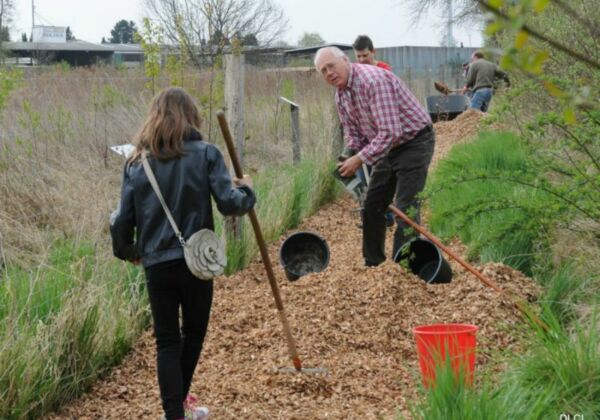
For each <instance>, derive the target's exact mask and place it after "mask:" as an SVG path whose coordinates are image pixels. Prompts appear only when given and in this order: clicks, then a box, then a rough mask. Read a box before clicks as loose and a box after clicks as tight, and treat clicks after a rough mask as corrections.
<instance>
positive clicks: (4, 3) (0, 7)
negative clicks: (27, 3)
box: [0, 0, 15, 51]
mask: <svg viewBox="0 0 600 420" xmlns="http://www.w3.org/2000/svg"><path fill="white" fill-rule="evenodd" d="M14 11H15V5H14V3H13V0H0V51H1V50H2V42H3V41H8V39H9V38H10V35H9V32H8V26H9V25H10V23H11V22H12V17H13V13H14ZM5 30H6V33H4V31H5ZM5 36H6V39H4V37H5Z"/></svg>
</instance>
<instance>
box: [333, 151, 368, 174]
mask: <svg viewBox="0 0 600 420" xmlns="http://www.w3.org/2000/svg"><path fill="white" fill-rule="evenodd" d="M362 163H363V161H362V160H361V158H360V157H359V156H358V155H354V156H352V157H349V158H348V159H346V160H345V161H343V162H339V163H338V172H339V173H340V175H341V176H343V177H348V176H352V175H354V173H355V172H356V171H358V168H360V167H361V165H362Z"/></svg>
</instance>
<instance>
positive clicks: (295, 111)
mask: <svg viewBox="0 0 600 420" xmlns="http://www.w3.org/2000/svg"><path fill="white" fill-rule="evenodd" d="M279 99H280V100H281V101H283V102H285V103H288V104H290V114H291V118H292V161H293V162H294V164H297V163H300V160H301V151H300V150H301V149H300V105H298V104H297V103H295V102H292V101H290V100H289V99H287V98H284V97H283V96H280V97H279Z"/></svg>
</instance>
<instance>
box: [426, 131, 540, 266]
mask: <svg viewBox="0 0 600 420" xmlns="http://www.w3.org/2000/svg"><path fill="white" fill-rule="evenodd" d="M536 176H537V174H536V172H535V168H533V167H532V165H531V164H530V162H529V160H528V159H527V151H526V149H525V148H524V147H523V145H522V142H521V141H520V139H519V138H518V137H516V136H514V135H512V134H509V133H483V134H481V135H480V137H479V138H478V139H476V140H475V141H473V142H472V143H469V144H465V145H458V146H456V147H455V148H454V149H453V150H452V151H451V152H450V154H449V156H448V158H447V159H446V160H444V161H443V162H441V163H440V165H439V167H438V169H437V170H436V172H435V173H434V174H433V177H432V182H431V183H430V184H429V186H428V190H427V193H428V195H429V196H430V198H429V205H430V207H431V210H432V211H431V218H430V225H431V227H432V228H433V229H434V230H435V231H437V232H438V233H439V234H441V235H442V236H445V237H452V236H460V238H461V239H462V240H463V241H464V242H465V243H466V244H468V245H469V249H470V253H471V255H477V256H479V257H480V258H481V260H482V261H501V262H504V263H506V264H508V265H511V266H513V267H515V268H517V269H519V270H522V271H524V272H525V273H527V274H532V270H533V266H534V264H535V254H534V247H535V245H536V240H537V239H538V238H539V237H541V236H542V235H543V234H545V232H544V230H543V229H544V228H545V226H544V224H543V223H542V221H540V220H536V219H537V216H539V214H540V212H541V211H542V210H541V209H543V208H544V207H545V206H547V205H550V204H551V203H552V202H551V201H550V200H549V197H548V195H547V194H546V193H544V192H543V191H541V190H538V189H535V188H531V187H529V186H524V185H522V184H519V183H518V182H514V181H513V179H514V178H515V177H524V178H526V179H529V178H535V177H536Z"/></svg>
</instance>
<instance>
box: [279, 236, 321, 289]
mask: <svg viewBox="0 0 600 420" xmlns="http://www.w3.org/2000/svg"><path fill="white" fill-rule="evenodd" d="M279 261H280V263H281V265H282V266H283V269H284V270H285V275H286V277H287V279H288V280H290V281H295V280H298V279H299V278H300V277H302V276H304V275H306V274H309V273H314V272H319V271H323V270H325V268H327V266H328V265H329V246H327V242H326V241H325V240H324V239H323V238H321V237H320V236H319V235H317V234H316V233H312V232H297V233H294V234H293V235H290V236H288V238H287V239H286V240H285V241H283V243H282V244H281V247H280V248H279Z"/></svg>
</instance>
